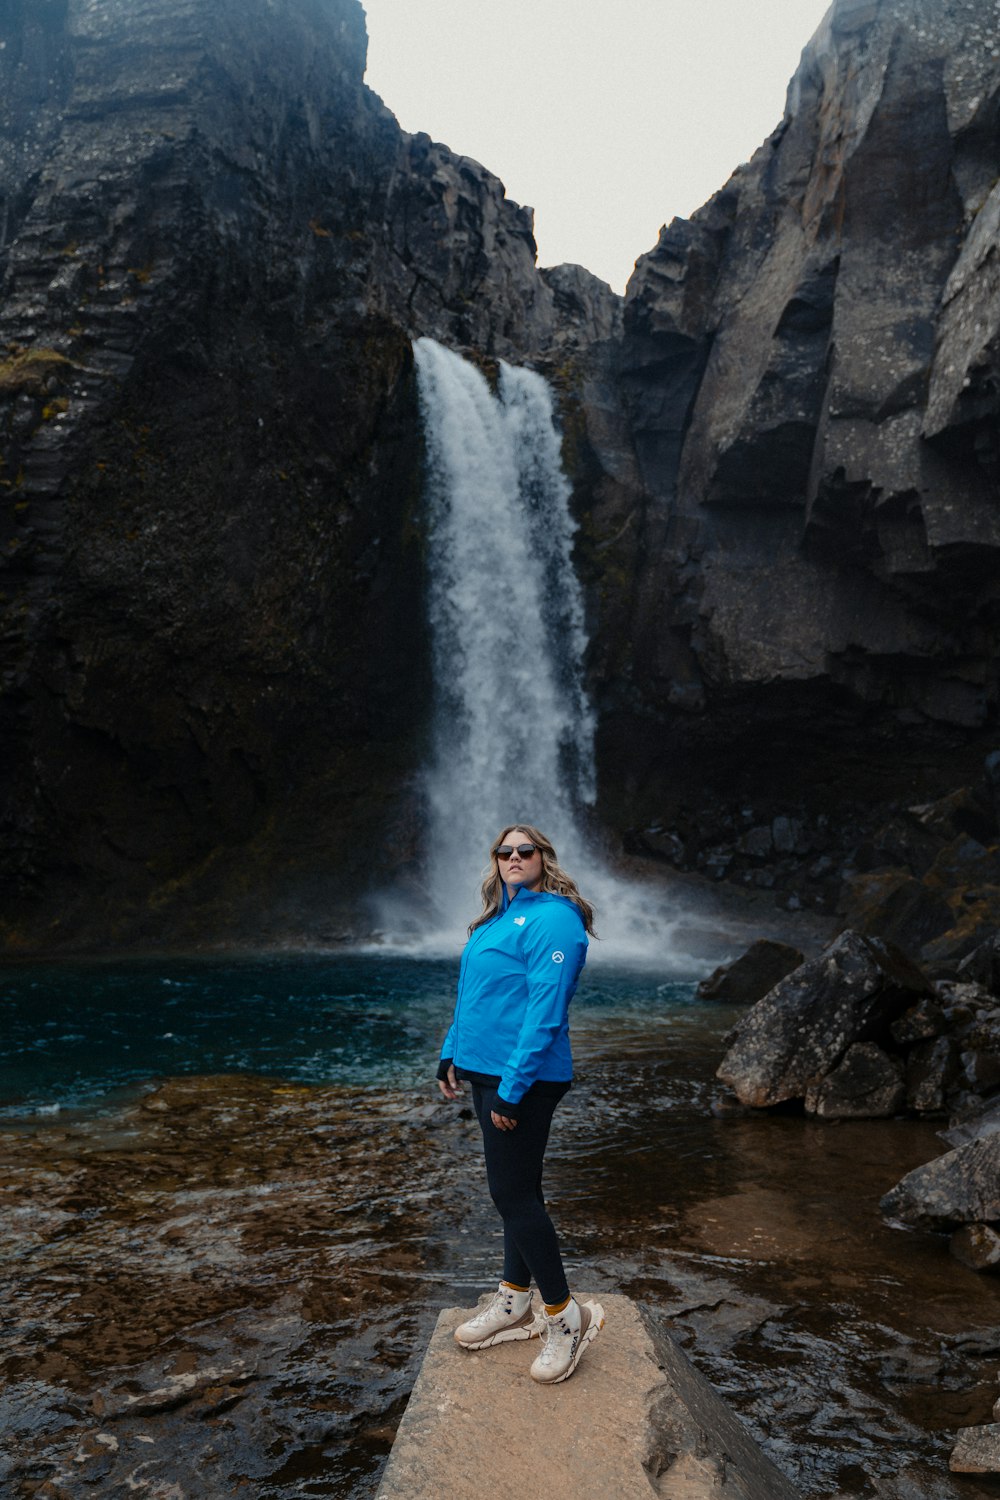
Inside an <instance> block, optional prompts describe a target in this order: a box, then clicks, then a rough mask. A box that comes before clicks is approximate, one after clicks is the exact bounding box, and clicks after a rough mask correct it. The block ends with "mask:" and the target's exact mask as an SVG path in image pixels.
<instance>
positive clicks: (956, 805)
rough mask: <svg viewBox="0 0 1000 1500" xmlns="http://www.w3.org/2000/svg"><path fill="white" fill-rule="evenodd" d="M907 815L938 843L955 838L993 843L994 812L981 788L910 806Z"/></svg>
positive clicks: (995, 830) (950, 841) (962, 788)
mask: <svg viewBox="0 0 1000 1500" xmlns="http://www.w3.org/2000/svg"><path fill="white" fill-rule="evenodd" d="M909 812H910V814H911V816H912V817H913V818H915V819H916V821H917V822H918V824H919V825H920V827H921V828H923V829H925V830H926V831H927V832H928V833H930V834H932V835H933V836H934V837H935V838H936V839H938V840H939V841H943V842H945V843H948V844H950V843H952V842H954V841H955V840H956V839H962V838H971V839H973V840H976V841H978V842H979V844H980V845H989V844H992V843H994V842H995V841H996V837H997V819H996V812H995V810H994V808H993V806H992V803H991V799H990V798H989V797H988V796H987V794H986V793H985V791H983V790H982V789H980V790H978V791H977V790H975V789H973V788H972V787H967V786H964V787H959V789H958V790H957V791H954V792H950V793H949V794H948V795H947V796H946V797H940V798H938V800H937V801H936V802H927V803H924V804H923V806H920V807H911V808H910V809H909Z"/></svg>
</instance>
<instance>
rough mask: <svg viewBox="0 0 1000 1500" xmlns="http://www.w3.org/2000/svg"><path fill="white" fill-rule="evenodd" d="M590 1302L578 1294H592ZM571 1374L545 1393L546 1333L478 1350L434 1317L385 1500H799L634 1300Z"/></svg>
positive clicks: (614, 1305) (461, 1313)
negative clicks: (538, 1369) (496, 1496)
mask: <svg viewBox="0 0 1000 1500" xmlns="http://www.w3.org/2000/svg"><path fill="white" fill-rule="evenodd" d="M588 1296H589V1294H587V1293H583V1294H581V1297H580V1300H581V1301H585V1300H587V1298H588ZM596 1300H598V1301H600V1303H601V1305H602V1306H603V1307H604V1311H605V1317H606V1319H607V1321H606V1323H605V1326H604V1330H603V1332H602V1333H601V1334H600V1336H599V1337H598V1338H597V1340H596V1342H595V1343H594V1344H592V1345H591V1347H590V1348H589V1349H588V1351H587V1353H586V1354H585V1355H584V1357H583V1359H582V1360H581V1362H580V1365H579V1367H578V1368H577V1370H576V1373H575V1374H574V1375H573V1376H572V1378H571V1379H569V1380H567V1381H564V1382H563V1383H562V1384H561V1385H555V1386H541V1385H538V1384H536V1382H535V1381H533V1380H532V1379H531V1377H530V1375H529V1374H528V1369H529V1366H530V1365H531V1362H532V1360H533V1359H534V1357H535V1355H536V1354H537V1353H538V1350H539V1347H540V1345H539V1342H538V1340H537V1339H530V1340H524V1341H521V1342H518V1343H507V1344H498V1345H496V1346H495V1347H494V1348H492V1349H483V1350H479V1351H478V1352H473V1351H469V1350H464V1349H460V1348H459V1347H458V1345H457V1344H456V1343H455V1341H454V1339H453V1338H452V1333H453V1330H454V1329H455V1328H457V1326H458V1324H459V1323H461V1322H462V1321H463V1320H464V1319H465V1318H466V1317H467V1316H468V1310H467V1309H459V1308H449V1309H447V1310H446V1311H445V1312H443V1313H442V1314H441V1316H440V1317H439V1318H438V1321H437V1326H436V1328H435V1330H434V1333H433V1335H432V1336H431V1341H430V1344H429V1345H428V1349H427V1354H426V1356H425V1357H424V1363H423V1367H422V1368H421V1371H420V1375H419V1377H418V1379H417V1383H416V1385H415V1386H414V1389H413V1394H412V1396H411V1397H410V1402H409V1405H408V1406H407V1408H406V1411H405V1413H404V1415H403V1420H402V1421H401V1423H400V1425H399V1431H398V1432H397V1434H396V1441H395V1443H394V1445H393V1449H392V1453H391V1454H390V1456H389V1463H388V1466H387V1468H386V1471H385V1475H384V1477H383V1479H382V1484H381V1486H380V1488H379V1491H378V1496H377V1500H425V1497H426V1500H438V1497H439V1496H440V1495H442V1494H449V1495H453V1496H455V1497H456V1500H466V1497H471V1496H473V1495H479V1494H481V1493H482V1492H483V1490H484V1488H485V1489H492V1490H497V1491H499V1492H502V1493H503V1494H505V1495H536V1494H537V1495H546V1496H548V1497H550V1500H562V1497H564V1496H565V1497H566V1500H608V1497H609V1496H614V1497H615V1500H650V1496H660V1497H663V1500H702V1497H704V1500H709V1497H710V1496H711V1497H713V1500H718V1497H719V1496H720V1495H722V1496H731V1497H733V1500H798V1491H797V1490H795V1489H794V1488H793V1486H792V1485H791V1484H790V1483H789V1481H788V1480H787V1479H786V1478H785V1477H784V1475H783V1474H781V1473H780V1472H779V1470H777V1469H776V1468H775V1467H774V1465H773V1464H772V1463H771V1462H770V1460H769V1459H767V1458H765V1457H764V1454H763V1453H762V1452H761V1451H760V1449H759V1448H758V1447H757V1445H756V1444H755V1443H754V1442H753V1440H752V1439H751V1437H750V1436H749V1434H748V1433H747V1431H746V1429H745V1428H744V1427H743V1426H742V1424H741V1423H740V1422H739V1420H738V1419H737V1418H736V1417H735V1416H734V1415H733V1413H732V1412H731V1411H730V1410H729V1408H728V1407H727V1406H726V1405H725V1404H724V1402H723V1401H722V1400H721V1398H720V1397H719V1396H718V1395H716V1393H715V1391H714V1390H713V1389H712V1387H711V1386H710V1385H709V1383H708V1381H707V1380H706V1379H705V1378H704V1376H703V1375H701V1374H699V1373H698V1371H697V1370H696V1369H695V1368H694V1366H693V1365H692V1364H691V1363H690V1361H689V1360H688V1359H687V1357H686V1356H685V1355H684V1354H683V1353H682V1352H681V1351H680V1349H679V1348H678V1347H677V1345H676V1344H675V1343H674V1342H673V1340H672V1339H671V1338H670V1337H669V1335H668V1334H666V1333H665V1332H664V1330H663V1329H662V1328H660V1327H659V1326H658V1325H657V1324H656V1323H655V1322H654V1320H653V1319H652V1317H651V1316H650V1314H649V1313H648V1312H646V1311H645V1310H644V1309H640V1308H639V1307H637V1306H636V1304H635V1303H633V1302H632V1301H630V1299H629V1298H628V1297H623V1296H618V1295H607V1294H605V1295H602V1296H600V1297H599V1298H597V1299H596Z"/></svg>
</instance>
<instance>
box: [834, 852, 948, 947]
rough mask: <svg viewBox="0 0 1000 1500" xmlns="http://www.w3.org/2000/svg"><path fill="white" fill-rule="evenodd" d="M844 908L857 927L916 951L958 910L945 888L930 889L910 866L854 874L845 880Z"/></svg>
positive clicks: (943, 929) (945, 928) (938, 933)
mask: <svg viewBox="0 0 1000 1500" xmlns="http://www.w3.org/2000/svg"><path fill="white" fill-rule="evenodd" d="M840 909H841V911H842V912H843V915H844V920H845V921H846V922H847V924H848V926H850V927H852V928H854V929H855V930H856V931H858V932H860V933H863V934H864V935H865V936H868V937H881V938H884V939H885V940H886V941H887V942H891V943H896V944H898V945H899V946H900V947H901V948H903V949H905V951H906V952H914V953H920V952H922V951H923V949H924V946H925V945H926V944H927V943H929V942H931V941H932V940H933V939H935V938H938V937H940V936H941V935H942V934H943V933H945V932H947V931H948V930H949V929H950V928H951V927H952V925H953V923H954V913H953V912H952V909H951V907H950V906H949V905H948V902H947V901H946V900H945V897H944V895H943V894H942V893H941V891H939V890H931V889H929V888H928V887H927V886H926V885H925V884H924V883H923V881H920V880H917V879H916V878H915V877H914V876H913V875H911V874H910V872H909V871H908V870H878V871H875V872H873V873H872V874H869V875H856V876H854V877H853V878H852V879H851V880H848V881H846V882H845V885H844V889H843V892H842V895H841V903H840Z"/></svg>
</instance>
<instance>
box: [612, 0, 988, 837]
mask: <svg viewBox="0 0 1000 1500" xmlns="http://www.w3.org/2000/svg"><path fill="white" fill-rule="evenodd" d="M998 168H1000V54H998V49H997V46H996V13H995V8H994V7H993V6H992V5H990V4H986V3H984V0H956V3H948V4H945V5H942V4H938V3H936V0H908V3H905V4H902V3H894V0H876V3H872V0H837V3H836V4H834V5H833V6H832V7H831V10H830V12H829V13H828V15H827V17H826V19H825V21H824V23H823V24H822V26H821V27H820V29H819V31H818V33H817V35H816V36H815V37H814V39H813V40H812V42H811V43H810V44H809V46H808V47H807V48H806V50H805V52H804V54H803V58H802V63H801V66H800V68H799V70H798V72H797V74H796V76H795V78H794V79H793V80H792V83H791V85H790V88H789V93H788V101H787V106H786V111H785V115H784V118H783V119H782V121H781V123H780V124H779V126H778V128H777V130H776V131H775V132H774V134H773V135H772V136H771V138H770V139H769V140H768V141H766V142H765V143H764V145H763V146H762V147H761V148H760V150H759V151H758V152H757V153H756V154H755V155H754V157H753V159H752V160H751V161H750V162H748V163H746V164H745V165H744V166H742V167H740V168H739V169H738V170H737V171H736V172H735V173H734V175H733V177H732V178H731V179H730V181H729V182H728V183H727V184H726V185H725V187H724V188H723V189H722V190H721V191H720V192H719V193H718V194H717V195H716V196H715V197H714V198H713V199H712V200H711V202H710V203H708V204H707V205H706V206H705V208H704V209H702V210H701V211H700V212H698V213H697V214H695V215H694V217H693V218H692V219H691V220H690V221H683V220H675V221H674V222H673V223H671V224H669V225H667V226H665V227H664V228H663V229H662V230H661V232H660V237H659V241H658V243H657V245H656V247H655V248H654V249H653V250H652V251H651V252H650V253H649V254H648V255H645V256H643V257H641V259H640V260H639V262H638V264H637V267H636V271H635V274H634V276H633V278H632V280H631V282H630V284H629V287H628V292H627V298H626V304H625V310H624V335H623V338H622V339H621V341H620V343H618V344H617V346H616V347H615V350H614V353H613V357H612V358H611V359H610V360H606V361H605V368H606V369H613V374H614V383H615V390H616V396H617V400H618V410H619V412H620V413H621V415H622V416H623V418H624V422H625V425H626V427H627V430H628V433H629V436H630V438H631V440H632V443H633V452H634V464H633V465H632V466H631V467H630V468H629V469H628V471H627V473H625V472H624V471H623V468H622V461H621V449H620V446H619V445H617V444H615V445H613V446H614V450H615V451H614V454H613V458H612V461H611V462H610V463H609V464H607V465H605V466H604V479H605V489H604V493H603V494H601V493H598V494H597V495H596V497H595V503H594V505H593V507H592V510H591V514H590V517H589V520H590V525H591V531H592V534H593V535H594V536H595V537H596V539H597V542H598V545H599V546H603V547H604V548H605V549H606V550H605V554H604V555H605V560H606V562H607V559H608V558H611V559H613V560H614V563H615V565H617V567H618V569H619V572H620V576H622V577H624V578H627V579H628V580H629V587H628V590H627V592H628V595H629V598H630V607H629V608H628V609H627V610H625V611H623V610H622V608H621V603H620V599H619V600H616V601H614V602H613V603H612V604H610V605H609V607H608V610H607V617H606V620H605V623H604V628H603V629H602V630H601V631H599V632H598V639H599V650H598V657H599V661H598V672H599V674H600V675H601V678H602V726H603V735H604V751H605V760H606V761H607V760H611V759H614V760H616V761H618V762H619V763H621V761H622V758H624V761H625V763H626V764H628V765H630V766H631V770H632V780H633V785H634V789H635V790H634V792H633V793H632V794H631V797H632V799H633V800H632V807H633V809H635V807H636V806H637V805H638V804H641V803H642V800H643V797H644V796H648V795H649V791H650V789H651V788H652V787H653V786H655V785H657V784H658V785H659V788H660V792H659V795H660V798H661V805H663V806H665V807H667V808H668V809H669V808H670V807H671V805H673V806H676V801H677V791H676V781H677V773H678V772H680V773H681V775H680V780H681V781H684V780H685V779H688V780H690V779H692V778H693V779H694V780H695V781H696V782H697V780H698V778H699V776H701V777H702V778H704V777H705V776H706V775H708V776H709V777H714V782H715V786H716V789H718V788H719V787H720V786H721V787H724V788H727V789H728V791H729V793H730V798H731V800H732V801H733V802H734V803H736V804H737V805H738V800H739V799H740V798H743V799H744V800H745V799H746V798H747V796H748V793H749V792H750V790H751V789H752V787H754V786H756V787H757V790H758V791H759V790H760V789H761V786H762V784H766V783H768V782H770V783H771V789H772V791H773V792H774V795H775V796H776V798H777V804H776V805H775V807H774V808H773V809H772V810H773V811H775V812H780V811H788V810H789V809H788V808H787V806H786V807H785V808H781V806H780V800H781V795H782V793H784V794H785V795H786V796H787V794H788V792H789V791H791V792H792V795H794V792H795V791H796V790H798V791H801V790H802V788H803V784H804V783H808V781H809V778H810V775H811V774H812V779H813V781H814V782H815V783H816V784H817V788H818V790H817V792H816V796H817V797H818V800H819V803H820V804H822V802H823V801H824V799H825V800H826V802H827V803H828V804H829V803H830V802H832V801H835V799H836V793H837V783H838V782H843V780H844V770H845V761H846V769H847V770H848V776H849V777H850V776H853V777H854V779H855V780H856V782H857V784H858V788H859V791H860V794H861V796H862V798H863V797H864V796H865V795H866V793H868V792H872V794H873V795H879V796H882V797H885V795H886V790H887V788H886V785H885V784H884V783H882V784H879V785H877V786H875V785H874V783H873V782H872V780H871V777H872V776H874V777H875V780H876V782H877V781H878V776H879V772H878V767H879V765H880V764H881V765H883V766H884V765H886V764H887V763H891V762H892V761H893V760H895V761H896V762H897V763H898V762H902V763H904V764H903V766H902V768H901V771H900V772H899V773H898V775H897V793H898V792H902V795H903V796H904V798H905V797H906V796H907V795H908V794H909V793H910V792H911V791H912V792H914V793H916V792H919V791H923V792H924V793H925V794H926V793H929V792H931V791H932V790H934V785H933V782H934V774H935V770H936V769H938V768H939V767H940V765H941V764H942V763H948V762H949V761H952V762H953V761H954V757H955V756H956V755H957V756H958V758H959V759H960V758H961V747H963V746H968V745H969V744H970V743H971V742H976V743H977V745H978V744H980V742H981V736H980V732H981V731H983V730H985V729H987V727H988V726H989V725H991V724H992V723H993V722H994V720H995V712H996V704H997V672H996V641H997V623H998V615H997V597H998V591H997V582H996V577H997V573H996V560H997V556H998V553H997V546H998V541H1000V504H998V501H1000V493H998V484H997V481H998V467H997V453H998V436H1000V426H998V410H1000V407H998V383H997V376H998V364H997V361H998V349H1000V344H998V334H1000V292H998V280H997V265H998V261H997V236H996V228H997V223H998V219H997V215H998V212H1000V196H998V195H1000V187H998V185H997V173H998ZM602 423H603V425H606V417H605V418H602ZM594 450H595V452H596V453H597V454H598V455H599V454H600V450H601V440H600V437H598V438H597V440H596V441H595V443H594ZM616 472H617V474H618V475H619V476H620V478H621V480H622V481H623V482H619V483H618V484H617V486H615V485H609V484H608V483H607V477H608V475H610V474H614V473H616ZM596 550H597V547H595V548H594V551H595V552H596ZM987 737H988V736H987ZM977 753H978V750H977ZM807 762H811V763H812V765H813V771H812V772H810V768H809V765H808V764H807ZM907 762H909V768H907V765H906V763H907ZM917 762H921V764H920V765H918V764H917ZM838 767H839V769H838ZM744 768H745V771H746V774H745V775H744V774H743V772H744ZM910 770H912V772H913V774H912V777H911V776H910ZM963 774H964V773H963ZM866 775H867V776H868V784H867V786H866ZM908 783H912V784H909V785H908ZM790 784H791V785H790ZM643 788H645V790H643ZM936 789H937V790H938V791H939V790H941V787H940V786H938V787H937V788H936ZM627 800H628V799H627ZM911 800H920V798H919V796H913V797H911ZM819 810H822V808H821V807H817V806H814V807H813V809H812V811H813V812H814V813H815V812H816V811H819Z"/></svg>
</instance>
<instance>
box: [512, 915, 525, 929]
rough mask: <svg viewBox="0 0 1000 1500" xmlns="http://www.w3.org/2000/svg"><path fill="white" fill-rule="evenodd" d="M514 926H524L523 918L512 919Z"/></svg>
mask: <svg viewBox="0 0 1000 1500" xmlns="http://www.w3.org/2000/svg"><path fill="white" fill-rule="evenodd" d="M514 926H515V927H523V926H524V918H523V917H515V918H514Z"/></svg>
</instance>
